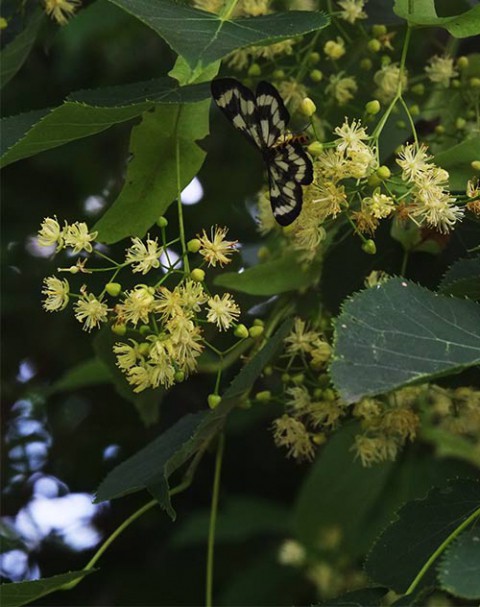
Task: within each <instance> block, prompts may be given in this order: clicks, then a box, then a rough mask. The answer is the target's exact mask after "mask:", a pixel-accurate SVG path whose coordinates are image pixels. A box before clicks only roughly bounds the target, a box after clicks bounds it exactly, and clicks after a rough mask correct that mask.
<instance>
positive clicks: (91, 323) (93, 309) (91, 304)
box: [74, 293, 108, 331]
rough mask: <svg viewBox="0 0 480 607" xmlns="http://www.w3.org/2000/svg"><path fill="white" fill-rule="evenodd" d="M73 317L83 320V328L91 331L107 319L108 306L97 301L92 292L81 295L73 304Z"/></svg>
mask: <svg viewBox="0 0 480 607" xmlns="http://www.w3.org/2000/svg"><path fill="white" fill-rule="evenodd" d="M74 308H75V318H76V319H77V320H78V321H79V322H83V323H84V324H83V330H84V331H91V330H92V329H94V328H95V327H99V326H100V323H102V322H105V321H106V320H107V315H108V306H107V304H105V303H103V302H101V301H99V300H98V299H97V298H96V297H95V295H94V294H93V293H85V294H84V295H82V297H81V299H79V300H78V301H77V302H76V304H75V306H74Z"/></svg>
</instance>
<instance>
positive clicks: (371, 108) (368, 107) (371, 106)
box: [365, 99, 381, 116]
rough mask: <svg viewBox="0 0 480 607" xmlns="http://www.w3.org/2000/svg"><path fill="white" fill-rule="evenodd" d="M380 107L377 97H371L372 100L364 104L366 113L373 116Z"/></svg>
mask: <svg viewBox="0 0 480 607" xmlns="http://www.w3.org/2000/svg"><path fill="white" fill-rule="evenodd" d="M380 107H381V106H380V101H378V99H372V101H369V102H368V103H366V104H365V111H366V112H367V114H370V115H371V116H375V114H378V112H379V111H380Z"/></svg>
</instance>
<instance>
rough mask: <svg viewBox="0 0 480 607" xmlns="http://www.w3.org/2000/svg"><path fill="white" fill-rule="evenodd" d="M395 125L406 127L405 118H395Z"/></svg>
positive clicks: (401, 127)
mask: <svg viewBox="0 0 480 607" xmlns="http://www.w3.org/2000/svg"><path fill="white" fill-rule="evenodd" d="M395 126H396V127H397V129H404V128H406V126H407V123H406V122H405V120H397V122H396V123H395Z"/></svg>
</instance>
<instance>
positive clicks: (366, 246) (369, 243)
mask: <svg viewBox="0 0 480 607" xmlns="http://www.w3.org/2000/svg"><path fill="white" fill-rule="evenodd" d="M362 251H363V252H364V253H367V255H375V253H376V252H377V246H376V244H375V242H374V241H373V240H371V239H369V240H366V241H365V242H364V243H363V244H362Z"/></svg>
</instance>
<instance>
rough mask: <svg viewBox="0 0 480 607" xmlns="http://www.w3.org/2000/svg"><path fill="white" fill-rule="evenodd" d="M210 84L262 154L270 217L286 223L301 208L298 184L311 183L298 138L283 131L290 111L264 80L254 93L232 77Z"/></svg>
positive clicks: (222, 106) (227, 112) (233, 120)
mask: <svg viewBox="0 0 480 607" xmlns="http://www.w3.org/2000/svg"><path fill="white" fill-rule="evenodd" d="M211 87H212V95H213V98H214V100H215V103H216V104H217V105H218V107H219V108H220V109H221V110H222V112H223V113H224V114H225V116H226V117H227V118H228V119H229V120H230V122H231V123H232V124H233V126H234V127H235V128H236V129H238V130H239V131H240V132H242V133H243V134H244V135H245V137H246V138H247V139H248V141H250V143H252V144H253V145H254V146H255V147H256V148H258V149H259V150H260V152H261V153H262V156H263V160H264V162H265V165H266V167H267V171H268V181H269V186H270V204H271V205H272V212H273V216H274V217H275V219H276V220H277V221H278V223H279V224H280V225H282V226H288V225H289V224H291V223H292V221H293V220H294V219H296V218H297V217H298V215H299V213H300V211H301V209H302V202H303V192H302V185H307V184H309V183H312V180H313V166H312V161H311V160H310V158H309V157H308V156H307V153H306V152H305V150H304V149H303V147H302V143H301V142H300V140H299V138H298V137H297V138H296V137H295V136H291V135H289V133H288V131H287V125H288V122H289V120H290V114H289V113H288V110H287V108H286V107H285V104H284V103H283V99H282V98H281V97H280V94H279V92H278V91H277V89H276V88H275V87H274V86H273V85H272V84H270V83H268V82H260V83H259V84H258V86H257V90H256V91H255V93H253V91H251V90H250V89H249V88H247V87H246V86H244V85H243V84H241V83H240V82H238V80H235V79H234V78H219V79H217V80H213V81H212V85H211Z"/></svg>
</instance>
